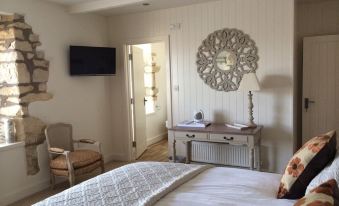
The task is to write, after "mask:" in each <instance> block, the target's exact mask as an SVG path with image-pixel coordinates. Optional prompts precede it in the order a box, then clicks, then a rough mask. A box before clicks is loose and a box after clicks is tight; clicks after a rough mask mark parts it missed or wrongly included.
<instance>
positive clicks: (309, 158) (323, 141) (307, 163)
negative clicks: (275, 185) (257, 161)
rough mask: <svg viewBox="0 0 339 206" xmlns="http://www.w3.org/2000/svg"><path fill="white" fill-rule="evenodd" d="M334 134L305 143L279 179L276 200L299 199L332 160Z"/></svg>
mask: <svg viewBox="0 0 339 206" xmlns="http://www.w3.org/2000/svg"><path fill="white" fill-rule="evenodd" d="M336 145H337V143H336V133H335V131H331V132H329V133H327V134H323V135H319V136H316V137H314V138H312V139H311V140H309V141H308V142H306V143H305V144H304V145H303V146H302V147H301V148H300V149H299V150H298V151H297V152H296V153H295V154H294V155H293V157H292V158H291V160H290V161H289V162H288V165H287V167H286V169H285V173H284V175H283V176H282V178H281V182H280V186H279V191H278V194H277V197H278V198H286V199H299V198H301V197H303V196H304V194H305V191H306V188H307V185H308V184H309V183H310V182H311V181H312V179H313V178H314V177H315V176H316V175H317V174H318V173H319V172H320V171H321V170H322V169H323V168H324V167H325V166H326V165H327V163H329V162H330V161H332V160H333V158H334V156H335V153H336Z"/></svg>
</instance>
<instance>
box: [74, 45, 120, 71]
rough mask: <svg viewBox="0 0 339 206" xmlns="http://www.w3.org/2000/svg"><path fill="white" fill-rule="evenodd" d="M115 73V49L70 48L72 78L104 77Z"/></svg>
mask: <svg viewBox="0 0 339 206" xmlns="http://www.w3.org/2000/svg"><path fill="white" fill-rule="evenodd" d="M115 72H116V65H115V48H107V47H87V46H70V73H71V75H72V76H77V75H80V76H81V75H82V76H106V75H115Z"/></svg>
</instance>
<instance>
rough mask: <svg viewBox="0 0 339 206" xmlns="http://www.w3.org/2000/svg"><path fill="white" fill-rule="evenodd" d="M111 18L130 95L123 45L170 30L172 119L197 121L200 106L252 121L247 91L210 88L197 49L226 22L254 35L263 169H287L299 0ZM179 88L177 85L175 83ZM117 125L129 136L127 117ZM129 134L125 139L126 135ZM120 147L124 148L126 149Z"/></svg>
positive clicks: (221, 118) (226, 118) (219, 116)
mask: <svg viewBox="0 0 339 206" xmlns="http://www.w3.org/2000/svg"><path fill="white" fill-rule="evenodd" d="M177 23H180V24H181V27H180V29H174V30H171V29H170V25H171V24H177ZM109 24H110V38H111V43H112V46H116V47H117V48H118V49H119V50H118V51H119V53H118V55H119V59H118V65H119V70H118V74H117V77H118V79H120V80H119V82H117V83H115V84H114V85H115V86H117V85H120V87H121V90H120V91H117V92H119V93H117V94H116V95H121V94H124V86H123V85H124V71H125V69H124V68H123V54H122V48H123V44H124V43H126V42H128V41H129V40H131V39H140V38H148V37H156V36H164V35H169V36H170V63H171V70H172V93H173V94H172V95H173V96H172V107H173V121H174V123H178V122H179V121H182V120H185V119H191V118H192V113H193V111H194V110H197V109H202V110H203V111H204V112H205V118H206V119H209V120H212V121H216V122H233V121H236V122H246V121H247V118H248V112H247V94H246V93H241V92H228V93H225V92H218V91H215V90H212V89H211V88H210V87H209V86H207V85H206V84H204V83H203V81H202V80H201V79H200V77H199V76H198V73H197V69H196V68H197V67H196V63H195V62H196V52H197V49H198V47H199V45H200V44H201V42H202V40H203V39H204V38H206V37H207V35H208V34H209V33H211V32H213V31H215V30H217V29H221V28H226V27H227V28H237V29H240V30H243V31H244V32H245V33H247V34H249V35H250V36H251V38H252V39H253V40H254V41H255V42H256V44H257V46H258V50H259V58H260V60H259V69H258V70H257V76H258V78H259V80H260V82H261V84H262V88H263V89H262V91H260V92H257V93H255V94H254V105H255V107H254V116H255V121H256V122H257V123H258V124H260V125H263V126H264V130H263V132H262V137H263V140H262V144H263V154H262V155H263V157H262V159H263V161H264V168H266V169H268V170H269V171H276V172H281V171H282V170H283V168H284V167H285V165H286V163H287V161H288V159H289V158H290V156H291V155H292V151H293V43H294V1H293V0H222V1H211V2H209V3H204V4H196V5H191V6H186V7H180V8H173V9H166V10H159V11H154V12H147V13H139V14H129V15H123V16H113V17H110V18H109ZM177 86H178V87H179V90H178V91H177V90H175V89H174V88H175V87H177ZM115 89H116V90H118V89H117V88H115ZM115 99H117V98H115ZM115 101H117V100H115ZM121 101H122V102H119V103H118V102H117V104H119V105H121V106H122V107H124V108H125V107H126V105H127V102H124V101H123V100H121ZM113 112H114V111H113ZM116 112H118V114H115V115H121V117H122V118H125V116H126V115H127V113H126V109H122V110H121V109H120V110H119V111H118V110H117V109H116ZM119 124H121V128H122V129H123V130H124V131H123V134H124V135H127V128H126V126H125V125H126V122H120V123H119ZM117 127H118V126H117ZM124 135H123V136H122V137H121V140H120V142H126V141H127V138H126V137H125V136H124ZM126 144H128V142H127V143H126ZM116 149H117V150H116V151H118V152H121V153H124V152H125V151H126V150H123V148H118V147H117V148H116ZM119 149H120V150H119ZM125 149H126V148H125Z"/></svg>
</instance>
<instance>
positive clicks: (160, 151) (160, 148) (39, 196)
mask: <svg viewBox="0 0 339 206" xmlns="http://www.w3.org/2000/svg"><path fill="white" fill-rule="evenodd" d="M137 161H158V162H167V161H168V142H167V140H162V141H160V142H158V143H155V144H154V145H151V146H149V147H148V149H147V150H146V151H145V152H144V153H143V154H142V155H141V157H140V158H139V159H138V160H137ZM129 163H131V162H109V163H107V164H105V170H106V171H110V170H112V169H115V168H118V167H121V166H123V165H126V164H129ZM98 174H99V172H98V171H97V172H93V173H92V174H91V175H87V176H83V177H81V178H79V179H77V181H76V182H77V183H79V182H82V181H84V180H87V179H89V178H91V177H94V176H96V175H98ZM68 187H69V185H68V182H67V181H65V182H62V183H60V184H58V185H56V186H55V188H54V189H53V190H52V189H49V188H48V189H45V190H43V191H41V192H38V193H36V194H34V195H31V196H29V197H26V198H24V199H22V200H20V201H18V202H15V203H13V204H11V205H9V206H30V205H32V204H35V203H37V202H39V201H41V200H43V199H46V198H48V197H50V196H52V195H54V194H57V193H59V192H61V191H63V190H65V189H67V188H68Z"/></svg>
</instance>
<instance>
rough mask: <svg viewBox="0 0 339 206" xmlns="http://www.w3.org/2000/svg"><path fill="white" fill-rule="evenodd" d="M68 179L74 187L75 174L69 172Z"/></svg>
mask: <svg viewBox="0 0 339 206" xmlns="http://www.w3.org/2000/svg"><path fill="white" fill-rule="evenodd" d="M68 180H69V186H70V187H73V186H74V182H75V177H74V174H69V176H68Z"/></svg>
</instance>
